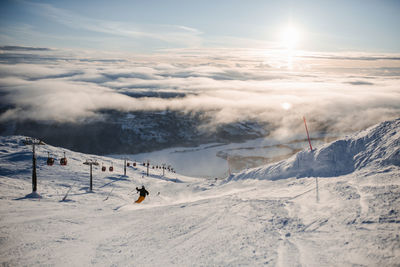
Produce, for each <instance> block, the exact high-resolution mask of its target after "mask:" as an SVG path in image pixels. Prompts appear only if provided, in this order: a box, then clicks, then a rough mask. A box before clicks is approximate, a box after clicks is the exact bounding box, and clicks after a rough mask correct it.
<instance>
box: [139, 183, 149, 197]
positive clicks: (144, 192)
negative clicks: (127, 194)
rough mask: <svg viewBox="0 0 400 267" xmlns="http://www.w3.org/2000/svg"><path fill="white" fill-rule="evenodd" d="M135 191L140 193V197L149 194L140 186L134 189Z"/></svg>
mask: <svg viewBox="0 0 400 267" xmlns="http://www.w3.org/2000/svg"><path fill="white" fill-rule="evenodd" d="M136 191H138V192H140V196H142V197H146V195H148V194H149V192H147V190H146V189H145V188H144V186H142V188H140V189H139V188H137V187H136Z"/></svg>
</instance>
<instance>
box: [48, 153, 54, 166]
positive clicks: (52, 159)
mask: <svg viewBox="0 0 400 267" xmlns="http://www.w3.org/2000/svg"><path fill="white" fill-rule="evenodd" d="M53 164H54V158H50V152H47V165H49V166H53Z"/></svg>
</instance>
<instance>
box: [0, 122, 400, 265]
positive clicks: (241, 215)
mask: <svg viewBox="0 0 400 267" xmlns="http://www.w3.org/2000/svg"><path fill="white" fill-rule="evenodd" d="M399 130H400V120H399V119H398V120H395V121H391V122H384V123H382V124H379V125H377V126H374V127H372V128H370V129H367V130H365V131H363V132H360V133H358V134H356V135H352V136H348V137H346V138H344V139H341V140H337V141H335V142H333V143H330V144H326V145H323V146H321V147H320V148H317V149H316V150H314V151H313V152H309V151H302V152H300V153H298V154H296V155H295V156H293V157H292V158H290V159H288V160H285V161H281V162H278V163H276V164H271V165H267V166H263V167H260V168H256V169H251V170H247V171H245V172H242V173H238V174H235V175H232V176H231V177H229V178H228V179H226V180H218V181H215V180H205V179H198V178H191V177H186V176H182V175H179V174H173V173H169V172H167V173H166V175H165V177H164V176H162V175H161V171H160V170H157V171H151V175H150V176H149V177H146V176H145V170H146V169H145V168H144V167H142V166H138V167H137V168H133V167H128V168H127V176H123V166H122V164H123V161H122V160H116V159H113V158H108V157H100V156H96V155H85V154H81V153H77V152H72V151H68V150H64V149H61V148H56V147H51V146H48V145H46V146H38V147H37V155H38V170H37V173H38V193H39V194H40V195H41V198H34V197H32V196H31V195H30V194H31V191H32V187H31V164H32V163H31V161H32V154H31V149H32V148H31V147H30V146H23V145H22V140H23V139H24V138H23V137H21V136H11V137H0V184H1V186H0V263H1V264H2V265H5V266H42V265H46V266H55V265H56V266H90V265H96V266H226V265H228V266H239V265H245V266H261V265H268V266H399V264H400V236H399V233H400V167H399V166H400V161H399V148H400V145H399V140H400V136H399V132H400V131H399ZM48 151H49V152H50V154H52V155H54V156H56V157H57V158H58V159H59V158H60V157H61V156H62V154H63V151H66V154H67V157H68V165H67V166H60V165H59V164H57V162H56V164H55V165H54V166H47V165H46V164H45V161H46V158H47V152H48ZM86 159H93V160H97V161H98V162H99V163H104V164H105V165H107V167H108V166H110V164H111V162H112V163H113V166H114V172H113V173H110V172H108V171H107V172H105V173H103V172H101V170H100V168H101V164H100V166H99V167H94V171H93V177H94V179H93V188H94V190H93V192H89V190H88V186H89V167H88V166H86V165H83V162H84V161H85V160H86ZM142 176H144V177H143V178H142ZM142 184H144V185H145V186H146V188H147V189H148V190H149V192H150V195H149V197H148V198H146V200H145V201H144V202H143V203H142V204H134V203H133V202H134V200H136V198H137V197H138V196H137V194H136V193H135V187H136V186H140V185H142ZM316 184H318V187H316ZM67 192H69V193H68V195H67V197H66V198H65V200H64V201H62V200H63V199H64V197H65V195H66V193H67Z"/></svg>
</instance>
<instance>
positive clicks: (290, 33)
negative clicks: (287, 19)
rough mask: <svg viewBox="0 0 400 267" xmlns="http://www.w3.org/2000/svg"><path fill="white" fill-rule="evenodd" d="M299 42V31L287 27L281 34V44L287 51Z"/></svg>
mask: <svg viewBox="0 0 400 267" xmlns="http://www.w3.org/2000/svg"><path fill="white" fill-rule="evenodd" d="M299 41H300V31H299V30H298V29H297V28H295V27H293V26H287V27H286V28H285V29H283V30H282V32H281V42H282V45H283V46H284V47H286V48H287V49H289V50H293V49H295V48H296V46H297V45H298V44H299Z"/></svg>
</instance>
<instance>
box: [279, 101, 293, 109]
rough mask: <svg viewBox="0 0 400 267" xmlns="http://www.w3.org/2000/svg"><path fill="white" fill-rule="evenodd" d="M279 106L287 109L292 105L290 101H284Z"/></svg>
mask: <svg viewBox="0 0 400 267" xmlns="http://www.w3.org/2000/svg"><path fill="white" fill-rule="evenodd" d="M281 107H282V108H283V109H284V110H289V109H290V108H291V107H292V104H290V103H288V102H284V103H282V104H281Z"/></svg>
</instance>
